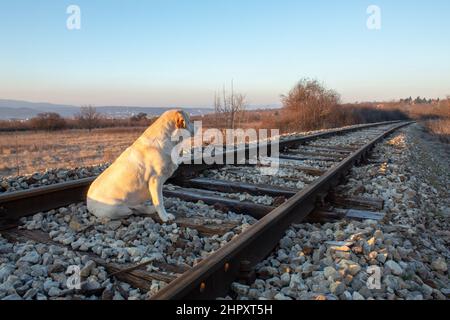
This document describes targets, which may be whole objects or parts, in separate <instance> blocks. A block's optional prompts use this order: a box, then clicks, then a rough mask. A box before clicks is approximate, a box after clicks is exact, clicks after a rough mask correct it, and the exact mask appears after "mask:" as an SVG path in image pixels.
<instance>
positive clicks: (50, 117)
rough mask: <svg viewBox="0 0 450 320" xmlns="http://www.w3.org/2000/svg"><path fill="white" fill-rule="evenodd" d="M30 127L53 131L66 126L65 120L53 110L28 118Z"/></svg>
mask: <svg viewBox="0 0 450 320" xmlns="http://www.w3.org/2000/svg"><path fill="white" fill-rule="evenodd" d="M30 127H31V128H32V129H35V130H46V131H54V130H61V129H64V128H65V127H66V121H65V120H64V119H63V118H62V117H61V116H60V115H59V114H58V113H55V112H45V113H39V114H38V115H37V116H36V117H34V118H32V119H31V120H30Z"/></svg>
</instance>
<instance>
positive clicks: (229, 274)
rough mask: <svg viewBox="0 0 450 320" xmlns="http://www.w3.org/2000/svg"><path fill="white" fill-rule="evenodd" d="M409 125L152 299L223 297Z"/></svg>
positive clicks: (303, 192) (353, 156) (367, 148)
mask: <svg viewBox="0 0 450 320" xmlns="http://www.w3.org/2000/svg"><path fill="white" fill-rule="evenodd" d="M409 124H411V122H407V123H400V124H397V125H395V126H394V127H391V128H390V129H388V130H386V131H385V132H383V133H382V134H380V135H378V136H377V137H376V138H374V139H373V140H372V141H370V142H369V143H367V144H366V145H364V146H363V147H361V148H359V149H358V150H357V151H356V152H353V153H352V154H351V155H350V156H348V157H347V158H345V159H344V160H343V161H341V162H340V163H338V164H337V165H335V166H333V167H332V168H331V169H330V170H329V171H328V172H327V173H325V174H324V175H322V176H321V177H320V178H318V179H317V180H316V181H315V182H313V183H312V184H311V185H308V186H307V187H306V188H304V189H303V190H301V191H300V192H298V193H297V194H296V195H295V196H293V197H292V198H290V199H289V200H288V201H287V202H285V203H284V204H283V205H281V206H279V207H277V208H276V209H274V210H273V211H272V212H271V213H269V214H268V215H266V216H265V217H263V218H262V219H261V220H259V221H258V222H257V223H256V224H254V225H253V226H251V227H250V228H249V229H247V230H246V231H245V232H243V233H242V234H240V235H239V236H237V237H236V238H234V239H233V240H232V241H230V242H229V243H227V244H226V245H225V246H223V247H222V248H220V249H219V250H218V251H216V252H215V253H213V254H212V255H210V256H208V257H207V258H206V259H205V260H203V261H201V262H200V263H199V264H198V265H196V266H195V267H194V268H192V269H190V270H189V271H187V272H185V273H184V274H183V275H181V276H180V277H178V278H177V279H175V280H173V281H172V282H171V283H170V284H168V285H167V286H166V287H164V288H163V289H161V290H160V291H159V292H158V293H157V294H156V295H155V296H154V297H153V298H152V299H154V300H169V299H173V300H183V299H188V300H207V299H213V298H217V297H220V296H224V295H226V294H227V292H228V291H229V288H230V285H231V283H232V282H233V281H235V280H236V279H238V278H239V277H240V276H242V271H243V270H242V267H243V266H245V267H246V269H245V271H249V270H250V269H251V268H253V267H254V266H255V265H256V264H257V263H259V262H260V261H261V260H263V259H264V258H266V257H267V256H268V255H269V254H270V252H272V251H273V249H275V247H276V246H277V244H278V241H279V240H280V239H281V238H282V237H283V235H284V233H285V231H286V230H287V228H288V227H289V226H290V225H291V224H292V223H299V222H301V221H302V220H304V219H305V218H306V217H307V216H308V215H309V214H310V213H311V212H312V211H313V210H314V208H315V204H316V202H317V201H320V200H321V199H323V198H324V197H325V196H326V194H327V193H328V191H329V190H330V189H331V188H332V187H334V186H336V185H337V184H338V183H339V181H340V179H342V178H343V177H344V176H345V175H346V174H347V172H348V170H349V169H350V168H351V167H352V166H353V165H354V164H355V163H356V162H358V161H361V160H362V159H363V158H365V157H366V156H367V155H368V153H369V151H370V150H371V149H372V148H373V147H374V145H375V144H376V143H377V142H378V141H380V140H381V139H383V138H385V137H386V136H387V135H389V134H391V133H393V132H394V131H396V130H398V129H400V128H402V127H404V126H406V125H409Z"/></svg>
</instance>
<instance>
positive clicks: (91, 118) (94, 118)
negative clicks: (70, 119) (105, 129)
mask: <svg viewBox="0 0 450 320" xmlns="http://www.w3.org/2000/svg"><path fill="white" fill-rule="evenodd" d="M75 118H76V119H77V120H78V123H79V124H80V126H81V127H82V128H85V129H88V130H89V131H91V130H92V129H94V128H96V127H97V126H98V125H99V123H100V120H101V118H102V117H101V114H100V113H98V112H97V109H95V108H94V107H92V106H83V107H81V109H80V113H79V114H77V115H76V117H75Z"/></svg>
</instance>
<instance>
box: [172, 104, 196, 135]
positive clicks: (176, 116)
mask: <svg viewBox="0 0 450 320" xmlns="http://www.w3.org/2000/svg"><path fill="white" fill-rule="evenodd" d="M168 113H169V114H168V117H169V119H170V120H169V121H172V122H173V124H174V127H175V129H176V130H187V131H188V132H189V133H190V134H191V135H193V134H194V124H193V123H192V122H191V118H190V117H189V114H188V113H187V112H186V111H183V110H172V111H169V112H168Z"/></svg>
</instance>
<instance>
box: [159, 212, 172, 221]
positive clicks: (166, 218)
mask: <svg viewBox="0 0 450 320" xmlns="http://www.w3.org/2000/svg"><path fill="white" fill-rule="evenodd" d="M159 218H160V219H161V220H162V222H164V223H167V222H170V221H174V220H175V216H174V215H173V214H170V213H169V214H165V215H163V216H161V215H160V216H159Z"/></svg>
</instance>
